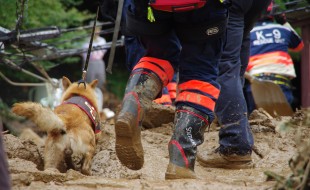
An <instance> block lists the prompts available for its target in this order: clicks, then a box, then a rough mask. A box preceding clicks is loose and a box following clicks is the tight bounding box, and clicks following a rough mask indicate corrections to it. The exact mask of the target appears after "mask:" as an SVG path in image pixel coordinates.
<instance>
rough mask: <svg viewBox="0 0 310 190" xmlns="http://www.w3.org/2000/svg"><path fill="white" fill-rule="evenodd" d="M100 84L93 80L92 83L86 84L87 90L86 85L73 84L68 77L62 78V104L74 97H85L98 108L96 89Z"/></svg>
mask: <svg viewBox="0 0 310 190" xmlns="http://www.w3.org/2000/svg"><path fill="white" fill-rule="evenodd" d="M97 84H98V80H97V79H96V80H93V81H92V82H91V83H86V88H85V87H84V84H80V85H78V83H77V82H74V83H72V82H71V81H70V80H69V79H68V78H67V77H65V76H64V77H62V86H63V95H62V98H61V102H63V101H65V100H67V99H69V98H70V97H72V96H83V97H85V98H87V99H88V100H89V101H91V103H92V104H93V105H94V106H95V107H96V109H97V111H98V107H97V105H98V104H97V97H96V93H95V88H96V86H97Z"/></svg>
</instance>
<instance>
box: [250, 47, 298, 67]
mask: <svg viewBox="0 0 310 190" xmlns="http://www.w3.org/2000/svg"><path fill="white" fill-rule="evenodd" d="M268 64H284V65H292V64H294V63H293V61H292V59H291V56H290V55H289V54H288V53H286V52H283V51H276V52H271V53H263V54H259V55H254V56H251V57H250V60H249V64H248V67H247V69H246V70H247V71H250V70H251V69H252V68H253V67H255V66H257V65H268Z"/></svg>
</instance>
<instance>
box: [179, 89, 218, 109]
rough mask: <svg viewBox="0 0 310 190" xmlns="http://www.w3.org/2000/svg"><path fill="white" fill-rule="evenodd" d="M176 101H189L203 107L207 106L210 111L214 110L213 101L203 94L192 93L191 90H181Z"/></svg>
mask: <svg viewBox="0 0 310 190" xmlns="http://www.w3.org/2000/svg"><path fill="white" fill-rule="evenodd" d="M176 102H190V103H194V104H197V105H201V106H203V107H205V108H208V109H209V110H211V111H214V107H215V102H214V101H213V100H212V99H211V98H209V97H207V96H204V95H201V94H197V93H193V92H187V91H185V92H181V93H180V94H179V95H178V96H177V99H176Z"/></svg>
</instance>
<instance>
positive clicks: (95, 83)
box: [89, 79, 98, 88]
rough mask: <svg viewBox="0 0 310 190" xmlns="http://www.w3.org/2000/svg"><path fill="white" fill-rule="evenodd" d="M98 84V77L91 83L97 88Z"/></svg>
mask: <svg viewBox="0 0 310 190" xmlns="http://www.w3.org/2000/svg"><path fill="white" fill-rule="evenodd" d="M97 84H98V79H95V80H93V81H92V82H91V83H89V85H90V86H91V87H92V88H95V87H96V86H97Z"/></svg>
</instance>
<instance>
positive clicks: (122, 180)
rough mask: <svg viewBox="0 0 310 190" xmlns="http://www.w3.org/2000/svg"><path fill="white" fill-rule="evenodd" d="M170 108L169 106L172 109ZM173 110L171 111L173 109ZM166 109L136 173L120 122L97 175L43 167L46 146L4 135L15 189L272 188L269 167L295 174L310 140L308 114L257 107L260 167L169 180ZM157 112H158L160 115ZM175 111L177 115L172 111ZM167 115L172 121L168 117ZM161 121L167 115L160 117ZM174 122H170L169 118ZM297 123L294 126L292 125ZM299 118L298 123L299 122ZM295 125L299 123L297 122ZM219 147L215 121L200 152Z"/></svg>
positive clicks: (101, 149)
mask: <svg viewBox="0 0 310 190" xmlns="http://www.w3.org/2000/svg"><path fill="white" fill-rule="evenodd" d="M166 111H167V110H166ZM170 111H171V110H170ZM170 111H168V112H166V114H164V115H166V118H165V119H164V122H163V121H157V124H158V123H159V124H161V125H160V126H156V125H157V124H156V121H155V120H156V119H154V118H156V117H152V119H150V121H152V122H151V123H152V125H150V126H151V127H145V129H144V130H143V131H142V143H143V148H144V152H145V164H144V166H143V168H142V169H141V170H139V171H132V170H129V169H127V168H126V167H124V166H122V165H121V163H120V162H119V161H118V159H117V157H116V153H115V148H114V142H115V138H114V137H115V135H114V122H113V120H112V121H108V122H106V123H105V124H104V127H103V133H102V138H101V139H100V141H99V143H98V146H97V150H96V155H95V157H94V160H93V164H92V176H84V175H82V174H80V173H79V172H76V171H73V170H69V171H68V172H67V173H59V172H57V171H53V170H48V171H42V166H43V165H42V163H43V159H42V147H38V146H36V145H35V144H34V143H33V142H31V141H29V140H23V139H21V138H18V137H15V136H13V135H10V134H7V135H4V143H5V147H6V151H7V155H8V160H9V167H10V168H9V169H10V173H11V177H12V184H13V189H32V190H36V189H55V190H58V189H59V190H62V189H74V190H76V189H191V190H192V189H266V188H272V187H273V186H274V185H275V184H276V181H267V180H266V179H267V176H266V175H265V174H264V172H265V171H272V172H274V173H277V174H279V175H282V176H288V175H289V174H290V173H291V169H290V168H289V165H288V161H289V159H290V158H292V157H293V156H294V154H296V151H297V144H296V139H299V141H306V140H307V139H308V137H309V135H310V131H309V127H308V125H309V123H308V122H296V121H300V120H303V121H304V120H305V119H306V117H304V116H300V117H299V120H298V119H296V117H295V118H294V117H293V118H292V117H278V118H272V117H271V116H269V115H268V114H265V113H264V112H263V111H256V112H254V113H253V114H252V116H251V120H250V123H251V127H252V131H253V134H254V138H255V149H254V150H255V151H254V153H253V159H254V161H255V168H254V169H243V170H227V169H217V168H215V169H214V168H205V167H202V166H201V165H199V163H198V162H197V163H196V166H195V170H196V174H197V176H199V177H200V179H197V180H175V181H170V180H167V181H166V180H165V179H164V174H165V171H166V167H167V165H168V149H167V145H168V141H169V140H170V138H171V133H172V121H173V117H171V114H170V113H171V112H170ZM160 112H161V111H160V109H158V112H156V111H155V112H154V113H153V114H152V116H155V115H156V113H157V114H161V113H160ZM167 113H169V114H167ZM172 115H173V114H172ZM167 117H168V118H169V119H167ZM157 118H158V119H160V118H161V117H157ZM169 121H170V122H169ZM287 122H289V123H290V125H295V126H298V127H292V128H290V130H288V128H287V127H285V126H288V125H289V124H288V123H287ZM294 122H295V123H294ZM163 123H166V124H163ZM292 123H293V124H292ZM217 146H218V127H216V125H212V127H211V128H210V131H206V132H205V142H204V143H203V144H202V145H201V146H200V147H199V151H205V150H206V149H212V148H215V147H217Z"/></svg>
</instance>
